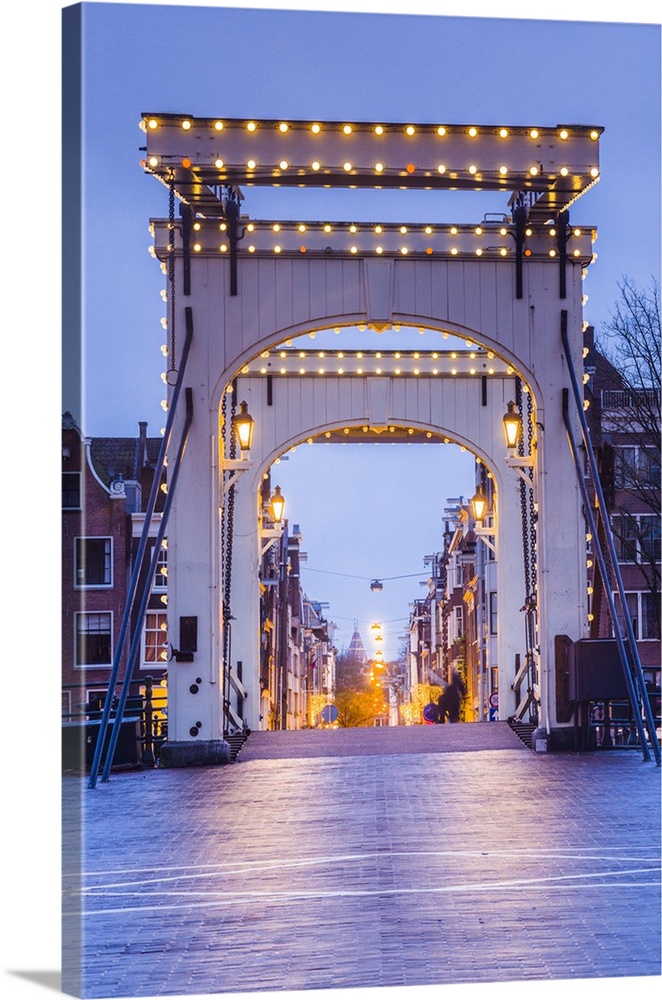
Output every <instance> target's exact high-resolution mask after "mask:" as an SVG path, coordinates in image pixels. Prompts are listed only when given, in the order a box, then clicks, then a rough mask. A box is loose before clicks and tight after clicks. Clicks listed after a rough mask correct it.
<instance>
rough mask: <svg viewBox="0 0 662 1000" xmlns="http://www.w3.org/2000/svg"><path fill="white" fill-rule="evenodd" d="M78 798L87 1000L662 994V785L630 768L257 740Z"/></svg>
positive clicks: (72, 835) (518, 747)
mask: <svg viewBox="0 0 662 1000" xmlns="http://www.w3.org/2000/svg"><path fill="white" fill-rule="evenodd" d="M63 784H64V800H63V802H64V807H63V817H64V830H65V832H64V837H65V876H64V887H65V902H64V932H63V951H64V956H63V964H64V972H63V989H64V991H65V992H71V993H73V994H74V995H82V996H86V997H94V998H110V997H127V996H130V997H145V996H149V997H153V996H154V997H156V996H159V997H160V996H173V995H175V996H186V995H187V994H188V995H191V994H209V993H211V994H213V993H232V992H238V991H281V990H304V989H322V988H324V989H328V988H350V987H376V986H377V987H379V986H384V987H387V986H394V987H395V986H400V987H402V986H405V987H409V986H415V985H422V984H449V983H454V984H463V983H503V982H518V981H520V982H521V981H536V980H537V981H549V980H564V981H570V980H575V979H586V980H592V979H596V978H601V977H625V976H627V977H635V976H636V977H649V976H654V977H658V976H660V972H661V968H660V769H659V768H657V767H656V766H655V765H654V764H653V763H646V762H644V761H642V758H641V756H640V755H639V754H637V753H636V752H635V751H629V750H617V751H613V752H607V753H595V754H591V755H577V754H535V753H533V752H532V751H530V750H528V749H527V748H526V747H525V746H524V745H523V744H522V743H521V742H520V741H519V740H518V739H517V737H515V736H514V734H512V732H511V731H510V730H509V728H508V726H507V725H506V724H505V723H503V724H502V723H494V724H489V725H488V724H484V725H475V724H474V725H464V726H463V725H456V726H434V727H433V726H430V727H411V728H409V727H407V728H400V729H393V730H351V731H344V732H343V731H339V730H335V731H331V732H329V733H317V732H301V733H283V734H280V733H255V734H253V735H252V736H251V737H250V738H249V740H248V742H247V743H246V744H245V746H244V748H243V750H242V751H241V753H240V754H239V757H238V759H237V761H236V762H235V763H234V764H231V765H228V766H225V767H216V768H213V767H212V768H192V769H182V770H180V769H173V770H155V771H149V772H141V773H136V772H131V773H117V774H113V776H112V777H111V780H110V781H109V782H107V783H99V784H98V785H97V787H96V788H95V789H88V788H87V784H86V782H85V779H82V778H79V777H73V776H71V777H65V778H64V783H63ZM81 828H82V830H83V838H82V844H81V847H82V856H81V858H80V862H79V860H78V859H77V847H78V842H79V839H80V838H79V837H77V831H78V830H79V829H81ZM79 865H80V868H81V873H80V874H78V873H77V869H78V867H79ZM79 956H82V967H80V969H79V968H78V966H79V964H80V961H81V958H80V957H79ZM78 978H79V979H80V983H79V984H78V983H77V980H78ZM646 984H650V985H652V982H651V981H650V980H645V981H644V985H645V986H646ZM531 986H532V988H535V987H534V982H531ZM653 988H654V989H656V988H655V987H653ZM646 992H647V993H650V990H649V989H646Z"/></svg>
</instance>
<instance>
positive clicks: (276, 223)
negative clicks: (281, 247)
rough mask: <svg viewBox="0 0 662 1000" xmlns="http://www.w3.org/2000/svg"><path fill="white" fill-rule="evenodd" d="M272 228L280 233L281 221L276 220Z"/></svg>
mask: <svg viewBox="0 0 662 1000" xmlns="http://www.w3.org/2000/svg"><path fill="white" fill-rule="evenodd" d="M272 229H273V231H274V232H275V233H279V232H280V225H279V223H278V222H274V224H273V226H272Z"/></svg>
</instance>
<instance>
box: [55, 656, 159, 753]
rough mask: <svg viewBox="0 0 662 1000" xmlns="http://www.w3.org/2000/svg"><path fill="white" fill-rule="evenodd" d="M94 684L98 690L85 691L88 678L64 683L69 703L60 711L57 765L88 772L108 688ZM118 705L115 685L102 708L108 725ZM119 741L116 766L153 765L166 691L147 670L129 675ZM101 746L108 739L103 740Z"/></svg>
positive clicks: (114, 716) (157, 748) (114, 715)
mask: <svg viewBox="0 0 662 1000" xmlns="http://www.w3.org/2000/svg"><path fill="white" fill-rule="evenodd" d="M103 687H104V685H103V684H100V685H99V691H98V693H96V692H95V694H94V695H93V696H92V697H89V692H90V691H91V690H92V691H93V690H94V685H93V684H89V683H88V684H85V685H83V684H68V685H64V686H63V688H62V691H63V693H69V694H70V696H71V702H72V708H71V710H70V711H68V712H63V713H62V769H63V770H65V771H68V770H84V771H86V772H89V770H90V769H91V767H92V763H93V759H94V755H95V753H96V748H97V743H98V738H99V734H100V731H101V720H102V716H103V714H104V710H105V706H106V698H107V697H108V692H107V691H105V690H103ZM118 707H119V685H117V686H116V690H115V693H114V694H113V696H112V699H111V705H110V709H109V713H108V717H109V720H110V724H111V725H114V723H115V721H116V719H117V709H118ZM120 727H121V728H120V747H119V749H118V753H117V757H116V760H115V763H116V764H117V766H118V767H130V766H135V767H155V766H156V765H157V763H158V760H159V754H160V749H161V745H162V744H163V743H164V742H165V741H166V739H167V738H168V717H167V693H166V690H165V688H164V687H162V686H161V684H160V683H155V682H154V679H153V678H152V677H151V676H149V675H148V676H146V677H142V678H140V679H138V680H135V681H132V682H131V684H130V693H129V696H128V698H127V703H126V706H125V708H124V712H123V714H122V719H121V722H120ZM105 743H106V746H105V747H104V752H103V753H104V754H105V750H106V749H107V743H108V740H107V739H106V741H105Z"/></svg>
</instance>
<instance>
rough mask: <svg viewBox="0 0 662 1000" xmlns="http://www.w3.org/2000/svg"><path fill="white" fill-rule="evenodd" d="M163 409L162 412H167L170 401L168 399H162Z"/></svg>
mask: <svg viewBox="0 0 662 1000" xmlns="http://www.w3.org/2000/svg"><path fill="white" fill-rule="evenodd" d="M161 409H162V410H167V409H168V400H167V399H162V400H161Z"/></svg>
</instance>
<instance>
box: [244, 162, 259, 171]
mask: <svg viewBox="0 0 662 1000" xmlns="http://www.w3.org/2000/svg"><path fill="white" fill-rule="evenodd" d="M246 166H247V167H248V169H249V170H255V168H256V166H257V163H256V161H255V160H249V161H248V162H247V164H246Z"/></svg>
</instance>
